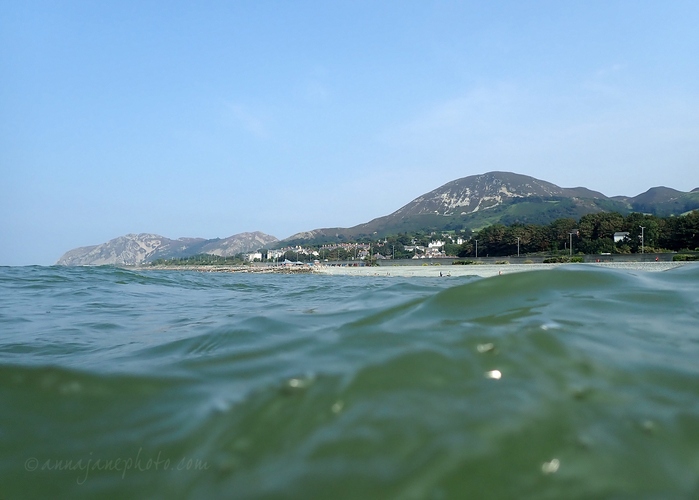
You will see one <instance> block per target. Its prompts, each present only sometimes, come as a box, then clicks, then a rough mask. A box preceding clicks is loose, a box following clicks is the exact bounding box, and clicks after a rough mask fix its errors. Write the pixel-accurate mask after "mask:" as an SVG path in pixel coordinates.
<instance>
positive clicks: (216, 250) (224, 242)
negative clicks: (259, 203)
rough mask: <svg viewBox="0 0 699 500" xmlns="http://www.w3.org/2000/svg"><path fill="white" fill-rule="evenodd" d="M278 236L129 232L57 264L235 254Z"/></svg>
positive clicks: (132, 262)
mask: <svg viewBox="0 0 699 500" xmlns="http://www.w3.org/2000/svg"><path fill="white" fill-rule="evenodd" d="M277 241H278V240H277V238H275V237H274V236H270V235H268V234H265V233H261V232H254V233H240V234H236V235H233V236H230V237H228V238H225V239H219V238H216V239H210V240H207V239H203V238H179V239H177V240H171V239H169V238H166V237H164V236H160V235H157V234H148V233H141V234H127V235H125V236H119V237H118V238H114V239H113V240H110V241H108V242H106V243H102V244H101V245H92V246H88V247H81V248H76V249H73V250H70V251H68V252H66V253H65V254H63V256H61V258H60V259H58V262H57V263H56V264H57V265H63V266H99V265H138V264H143V263H144V262H150V261H153V260H155V259H161V258H162V259H168V258H173V257H188V256H191V255H197V254H201V253H208V254H212V255H220V256H223V257H228V256H232V255H235V254H238V253H244V252H251V251H253V250H257V249H259V248H261V247H264V246H266V245H270V244H272V243H275V242H277Z"/></svg>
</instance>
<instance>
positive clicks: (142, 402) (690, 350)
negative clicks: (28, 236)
mask: <svg viewBox="0 0 699 500" xmlns="http://www.w3.org/2000/svg"><path fill="white" fill-rule="evenodd" d="M15 498H299V499H309V498H333V499H336V498H362V499H373V498H376V499H385V498H397V499H422V498H425V499H451V498H474V499H490V498H493V499H500V498H503V499H506V498H525V499H526V498H531V499H549V498H550V499H560V498H614V499H617V498H619V499H626V498H628V499H637V498H649V499H650V498H653V499H656V498H657V499H666V498H699V267H698V266H694V265H687V266H683V267H680V268H677V269H673V270H670V271H667V272H657V273H647V272H642V271H628V270H625V271H620V270H611V269H600V268H599V267H594V266H587V265H573V266H569V267H560V268H556V269H552V270H547V271H532V272H526V273H518V274H507V275H503V276H497V277H492V278H476V277H464V278H400V277H341V276H321V275H259V274H255V275H248V274H225V273H194V272H169V271H149V272H144V271H139V272H133V271H127V270H122V269H117V268H111V267H101V268H64V267H24V268H0V499H3V500H5V499H7V500H9V499H15Z"/></svg>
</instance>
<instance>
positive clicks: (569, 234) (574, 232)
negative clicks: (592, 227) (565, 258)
mask: <svg viewBox="0 0 699 500" xmlns="http://www.w3.org/2000/svg"><path fill="white" fill-rule="evenodd" d="M578 232H579V229H573V231H571V232H570V233H568V236H570V256H571V257H572V256H573V235H574V234H575V235H577V234H578Z"/></svg>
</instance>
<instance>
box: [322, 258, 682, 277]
mask: <svg viewBox="0 0 699 500" xmlns="http://www.w3.org/2000/svg"><path fill="white" fill-rule="evenodd" d="M686 264H687V263H686V262H598V263H575V264H476V265H465V266H382V267H332V266H330V267H328V266H321V267H319V268H318V269H316V270H315V272H316V273H318V274H328V275H342V276H401V277H413V276H414V277H423V278H424V277H437V278H439V277H440V273H441V277H457V276H479V277H482V278H488V277H490V276H498V275H504V274H513V273H521V272H529V271H540V270H544V269H553V268H556V267H560V266H598V267H604V268H609V269H628V270H632V271H644V272H661V271H667V270H669V269H674V268H676V267H681V266H684V265H686Z"/></svg>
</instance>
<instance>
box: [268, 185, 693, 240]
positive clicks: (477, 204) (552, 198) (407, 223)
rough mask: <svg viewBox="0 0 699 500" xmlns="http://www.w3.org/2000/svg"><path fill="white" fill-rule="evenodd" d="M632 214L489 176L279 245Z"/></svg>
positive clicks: (614, 204)
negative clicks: (381, 214) (347, 225)
mask: <svg viewBox="0 0 699 500" xmlns="http://www.w3.org/2000/svg"><path fill="white" fill-rule="evenodd" d="M697 206H699V203H698V204H697ZM631 210H632V208H631V203H630V202H628V201H627V200H616V199H612V198H609V197H607V196H605V195H603V194H602V193H599V192H597V191H592V190H590V189H587V188H585V187H576V188H562V187H559V186H556V185H555V184H552V183H550V182H546V181H542V180H540V179H536V178H534V177H530V176H527V175H521V174H515V173H511V172H488V173H485V174H481V175H472V176H469V177H464V178H461V179H457V180H454V181H451V182H448V183H447V184H444V185H443V186H440V187H439V188H437V189H434V190H432V191H430V192H429V193H426V194H424V195H422V196H419V197H418V198H415V199H414V200H413V201H411V202H410V203H408V204H407V205H405V206H403V207H401V208H399V209H398V210H396V211H395V212H393V213H392V214H390V215H386V216H384V217H379V218H376V219H373V220H371V221H369V222H367V223H364V224H359V225H357V226H354V227H350V228H324V229H315V230H313V231H307V232H304V233H298V234H295V235H293V236H291V237H289V238H286V239H285V240H282V241H281V242H280V244H295V243H303V242H316V243H322V242H331V241H338V240H342V239H349V238H357V237H361V236H379V237H380V236H384V235H389V234H397V233H401V232H406V231H417V230H426V231H429V230H432V231H440V230H449V229H460V228H470V229H473V230H477V229H480V228H483V227H485V226H488V225H491V224H494V223H498V222H500V223H503V224H512V223H515V222H521V223H535V224H548V223H550V222H552V221H553V220H555V219H558V218H562V217H572V218H575V219H577V218H580V217H582V216H583V215H585V214H588V213H596V212H607V211H617V212H620V213H628V212H629V211H631Z"/></svg>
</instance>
